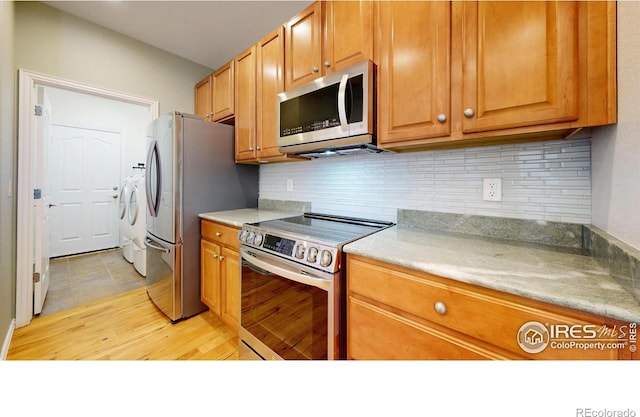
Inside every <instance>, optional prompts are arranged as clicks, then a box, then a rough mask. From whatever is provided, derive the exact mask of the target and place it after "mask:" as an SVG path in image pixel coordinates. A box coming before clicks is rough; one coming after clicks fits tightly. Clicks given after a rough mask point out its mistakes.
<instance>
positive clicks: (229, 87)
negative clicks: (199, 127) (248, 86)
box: [212, 61, 234, 122]
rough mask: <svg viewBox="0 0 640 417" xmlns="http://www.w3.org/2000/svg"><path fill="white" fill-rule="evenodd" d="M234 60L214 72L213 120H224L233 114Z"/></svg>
mask: <svg viewBox="0 0 640 417" xmlns="http://www.w3.org/2000/svg"><path fill="white" fill-rule="evenodd" d="M233 78H234V68H233V61H230V62H228V63H227V64H226V65H223V66H222V67H220V68H218V70H217V71H215V72H214V73H213V110H212V111H213V121H214V122H215V121H218V120H223V119H226V118H229V117H231V116H233V113H234V97H233V86H234V82H233Z"/></svg>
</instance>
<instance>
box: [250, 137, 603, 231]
mask: <svg viewBox="0 0 640 417" xmlns="http://www.w3.org/2000/svg"><path fill="white" fill-rule="evenodd" d="M484 178H501V179H502V201H500V202H493V201H492V202H490V201H483V199H482V184H483V179H484ZM288 180H291V181H288ZM288 182H289V184H290V185H292V187H291V188H292V190H291V191H287V185H288V184H287V183H288ZM260 198H264V199H275V200H298V201H308V202H311V203H312V205H313V211H315V212H320V213H329V214H343V215H350V216H356V217H366V218H376V219H380V220H387V221H393V222H396V221H397V218H396V214H397V211H396V209H399V208H400V209H411V210H427V211H436V212H447V213H460V214H476V215H484V216H498V217H509V218H517V219H531V220H549V221H558V222H569V223H587V224H588V223H591V139H590V138H586V137H583V138H580V139H572V140H563V141H551V142H535V143H526V144H514V145H500V146H489V147H476V148H462V149H454V150H437V151H426V152H412V153H402V154H396V153H390V152H383V153H380V154H371V155H353V156H334V157H328V158H321V159H315V160H310V161H304V162H293V163H282V164H270V165H262V166H261V167H260Z"/></svg>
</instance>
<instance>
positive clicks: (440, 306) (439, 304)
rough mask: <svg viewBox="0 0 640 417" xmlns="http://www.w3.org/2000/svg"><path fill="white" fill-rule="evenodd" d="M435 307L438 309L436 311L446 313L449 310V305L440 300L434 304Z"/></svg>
mask: <svg viewBox="0 0 640 417" xmlns="http://www.w3.org/2000/svg"><path fill="white" fill-rule="evenodd" d="M433 309H434V310H435V311H436V313H438V314H441V315H444V314H445V313H446V312H447V306H446V305H444V303H443V302H441V301H438V302H437V303H435V304H434V305H433Z"/></svg>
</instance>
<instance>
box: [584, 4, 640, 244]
mask: <svg viewBox="0 0 640 417" xmlns="http://www.w3.org/2000/svg"><path fill="white" fill-rule="evenodd" d="M639 19H640V2H635V1H620V2H618V124H617V125H615V126H610V127H605V128H599V129H594V131H593V135H594V137H593V142H592V157H591V159H592V169H593V200H592V203H593V209H592V210H593V224H594V225H595V226H596V227H599V228H601V229H603V230H604V231H606V232H608V233H610V234H612V235H614V236H615V237H617V238H618V239H620V240H622V241H624V242H626V243H628V244H629V245H631V246H633V247H635V248H638V249H640V115H639V113H638V109H640V70H639V69H640V25H638V20H639Z"/></svg>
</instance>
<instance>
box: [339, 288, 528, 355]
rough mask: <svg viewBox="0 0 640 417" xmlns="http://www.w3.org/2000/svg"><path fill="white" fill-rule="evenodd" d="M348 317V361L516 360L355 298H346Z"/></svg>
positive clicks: (462, 337) (461, 337) (507, 353)
mask: <svg viewBox="0 0 640 417" xmlns="http://www.w3.org/2000/svg"><path fill="white" fill-rule="evenodd" d="M348 316H349V326H348V336H347V337H348V341H347V346H348V355H349V359H364V360H375V359H381V360H391V359H402V360H423V359H444V360H455V359H472V360H476V359H520V357H518V356H517V355H513V354H511V353H510V352H503V353H501V352H498V349H495V350H494V349H491V347H488V346H486V344H479V343H477V342H475V341H473V340H471V339H470V338H465V337H464V336H462V335H455V334H453V333H451V332H447V331H443V330H442V329H437V328H435V327H432V326H429V325H425V324H424V323H418V322H415V321H412V320H409V319H407V318H405V317H402V316H399V315H397V314H394V313H391V312H389V311H387V310H384V309H382V308H379V307H376V306H374V305H372V304H369V303H367V302H364V301H361V300H358V299H357V298H353V297H350V298H349V304H348Z"/></svg>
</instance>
